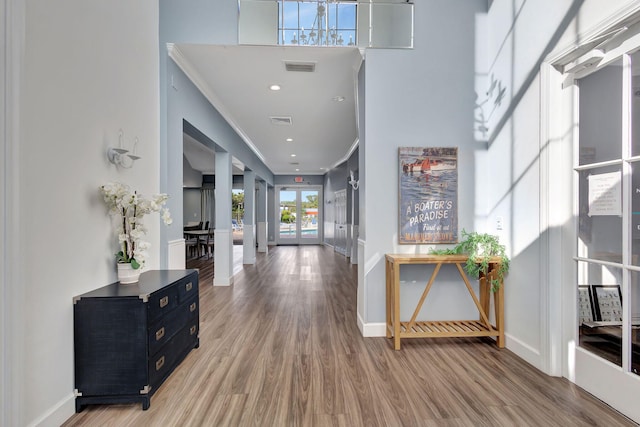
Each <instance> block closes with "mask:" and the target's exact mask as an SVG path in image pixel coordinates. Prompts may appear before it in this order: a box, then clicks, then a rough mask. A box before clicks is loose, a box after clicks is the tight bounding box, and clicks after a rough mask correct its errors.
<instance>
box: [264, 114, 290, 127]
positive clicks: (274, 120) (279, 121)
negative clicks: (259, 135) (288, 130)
mask: <svg viewBox="0 0 640 427" xmlns="http://www.w3.org/2000/svg"><path fill="white" fill-rule="evenodd" d="M269 118H270V119H271V124H272V125H278V126H291V117H283V116H281V117H269Z"/></svg>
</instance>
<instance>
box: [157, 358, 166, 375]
mask: <svg viewBox="0 0 640 427" xmlns="http://www.w3.org/2000/svg"><path fill="white" fill-rule="evenodd" d="M163 366H164V356H162V357H161V358H160V359H158V360H157V361H156V371H159V370H160V368H162V367H163Z"/></svg>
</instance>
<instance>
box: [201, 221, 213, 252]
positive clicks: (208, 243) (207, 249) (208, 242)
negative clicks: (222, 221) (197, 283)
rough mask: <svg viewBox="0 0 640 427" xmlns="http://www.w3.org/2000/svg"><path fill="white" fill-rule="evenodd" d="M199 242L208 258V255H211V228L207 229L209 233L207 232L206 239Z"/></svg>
mask: <svg viewBox="0 0 640 427" xmlns="http://www.w3.org/2000/svg"><path fill="white" fill-rule="evenodd" d="M200 244H201V246H202V249H203V250H204V251H205V252H206V254H207V259H209V257H210V256H212V255H213V228H210V229H209V233H207V235H206V239H205V240H204V241H201V243H200Z"/></svg>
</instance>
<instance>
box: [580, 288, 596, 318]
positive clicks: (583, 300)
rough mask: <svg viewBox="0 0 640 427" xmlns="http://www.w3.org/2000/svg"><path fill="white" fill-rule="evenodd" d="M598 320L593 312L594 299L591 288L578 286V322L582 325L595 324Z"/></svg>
mask: <svg viewBox="0 0 640 427" xmlns="http://www.w3.org/2000/svg"><path fill="white" fill-rule="evenodd" d="M595 319H596V316H595V313H594V311H593V298H592V297H591V286H588V285H583V286H578V320H579V323H580V324H581V325H582V324H583V323H585V322H593V321H594V320H595Z"/></svg>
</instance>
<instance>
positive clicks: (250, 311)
mask: <svg viewBox="0 0 640 427" xmlns="http://www.w3.org/2000/svg"><path fill="white" fill-rule="evenodd" d="M189 267H199V268H201V271H200V274H201V275H200V316H201V317H200V326H201V329H200V348H198V349H195V350H193V351H192V352H191V353H190V354H189V355H188V356H187V358H186V359H185V361H184V362H183V363H182V365H181V366H180V367H179V368H178V369H177V370H176V371H175V372H174V373H173V374H172V375H171V376H170V377H169V379H168V380H167V381H166V383H165V384H164V385H163V386H162V387H161V388H160V389H159V390H158V391H157V392H156V394H155V395H154V396H153V397H152V399H151V407H150V409H149V410H148V411H142V409H141V408H140V405H114V406H90V407H89V408H87V409H85V410H84V412H82V413H80V414H76V415H75V416H74V417H72V418H71V419H70V420H69V421H68V422H67V423H65V424H64V425H65V426H89V425H91V426H94V425H114V426H115V425H117V426H125V425H126V426H199V425H207V426H219V425H230V426H236V425H259V426H297V425H300V426H311V425H318V426H328V425H339V426H416V425H422V426H514V425H517V426H523V425H534V426H565V427H566V426H576V425H601V426H632V425H635V424H634V423H632V422H630V421H629V420H627V419H626V418H625V417H623V416H621V415H619V414H618V413H616V412H615V411H613V410H611V409H610V408H609V407H608V406H607V405H605V404H603V403H601V402H600V401H598V400H597V399H595V398H593V397H592V396H591V395H589V394H587V393H585V392H583V391H582V390H580V389H579V388H577V387H576V386H574V385H573V384H571V383H570V382H569V381H567V380H565V379H560V378H552V377H548V376H546V375H544V374H543V373H541V372H540V371H538V370H536V369H534V368H533V367H531V366H530V365H528V364H527V363H526V362H524V361H523V360H521V359H519V358H518V357H516V356H515V355H514V354H513V353H511V352H510V351H508V350H506V349H505V350H498V349H497V348H496V347H495V346H494V345H493V344H491V343H489V342H487V341H485V340H482V339H439V340H435V339H434V340H427V339H424V340H406V341H403V343H402V350H400V351H394V350H393V349H392V346H391V343H390V342H389V341H388V340H387V339H386V338H363V337H362V336H361V334H360V331H359V330H358V328H357V322H356V287H357V286H356V282H357V266H354V265H351V264H350V263H349V261H348V259H346V258H345V257H343V256H341V255H338V254H336V253H334V252H333V250H332V249H331V248H328V247H324V246H300V247H296V246H279V247H272V248H270V249H269V254H268V255H265V254H263V253H259V254H258V258H257V263H256V264H255V265H245V266H243V268H242V270H241V271H240V272H239V273H238V274H236V275H235V276H234V285H233V286H231V287H215V288H214V287H212V286H211V283H212V275H213V270H212V262H211V261H209V262H206V260H205V259H204V258H203V259H202V260H201V261H193V262H190V265H189Z"/></svg>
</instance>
